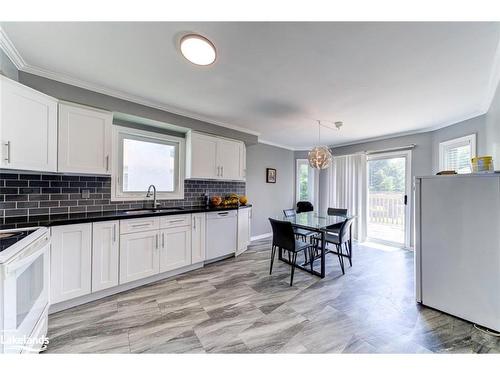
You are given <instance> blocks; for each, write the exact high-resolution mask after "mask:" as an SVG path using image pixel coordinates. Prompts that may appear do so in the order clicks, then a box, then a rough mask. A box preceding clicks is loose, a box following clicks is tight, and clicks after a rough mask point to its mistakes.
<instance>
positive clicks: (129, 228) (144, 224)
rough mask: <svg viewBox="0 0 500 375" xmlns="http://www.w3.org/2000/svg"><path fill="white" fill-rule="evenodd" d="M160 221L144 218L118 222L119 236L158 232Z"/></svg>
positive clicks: (155, 218) (154, 218) (153, 218)
mask: <svg viewBox="0 0 500 375" xmlns="http://www.w3.org/2000/svg"><path fill="white" fill-rule="evenodd" d="M159 228H160V219H159V218H158V217H145V218H140V219H128V220H120V234H124V233H136V232H145V231H147V230H158V229H159Z"/></svg>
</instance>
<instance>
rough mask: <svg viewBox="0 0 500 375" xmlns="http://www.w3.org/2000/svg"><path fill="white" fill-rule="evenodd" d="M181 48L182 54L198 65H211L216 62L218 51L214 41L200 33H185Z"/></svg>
mask: <svg viewBox="0 0 500 375" xmlns="http://www.w3.org/2000/svg"><path fill="white" fill-rule="evenodd" d="M180 49H181V53H182V56H184V57H185V58H186V59H187V60H189V61H190V62H192V63H193V64H196V65H210V64H213V63H214V62H215V59H216V57H217V53H216V50H215V46H214V45H213V43H212V42H211V41H210V40H208V39H207V38H205V37H203V36H201V35H198V34H188V35H184V36H183V37H182V39H181V44H180Z"/></svg>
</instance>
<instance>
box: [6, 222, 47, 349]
mask: <svg viewBox="0 0 500 375" xmlns="http://www.w3.org/2000/svg"><path fill="white" fill-rule="evenodd" d="M49 248H50V235H49V231H48V229H47V228H43V227H41V228H40V227H37V228H24V229H9V230H0V353H37V352H39V351H40V350H42V349H43V348H44V347H45V346H46V344H47V338H46V334H47V318H48V308H49V263H50V262H49Z"/></svg>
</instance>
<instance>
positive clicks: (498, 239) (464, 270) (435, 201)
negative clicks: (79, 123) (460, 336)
mask: <svg viewBox="0 0 500 375" xmlns="http://www.w3.org/2000/svg"><path fill="white" fill-rule="evenodd" d="M415 225H416V230H415V236H416V238H415V277H416V298H417V301H418V302H419V303H422V304H423V305H425V306H429V307H432V308H435V309H437V310H440V311H443V312H445V313H448V314H451V315H455V316H457V317H459V318H462V319H465V320H468V321H471V322H473V323H477V324H479V325H481V326H484V327H487V328H490V329H493V330H495V331H500V175H498V174H482V175H454V176H429V177H417V178H416V179H415Z"/></svg>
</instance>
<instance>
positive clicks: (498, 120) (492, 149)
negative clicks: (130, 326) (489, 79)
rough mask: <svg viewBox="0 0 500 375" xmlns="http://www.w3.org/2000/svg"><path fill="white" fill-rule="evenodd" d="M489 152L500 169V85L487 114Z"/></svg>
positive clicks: (487, 145)
mask: <svg viewBox="0 0 500 375" xmlns="http://www.w3.org/2000/svg"><path fill="white" fill-rule="evenodd" d="M486 139H487V141H486V148H487V152H486V153H487V154H488V155H491V156H493V163H494V165H495V166H496V167H495V169H497V170H498V169H500V85H499V86H498V87H497V90H496V93H495V96H494V97H493V100H492V102H491V106H490V109H489V111H488V113H487V114H486Z"/></svg>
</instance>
